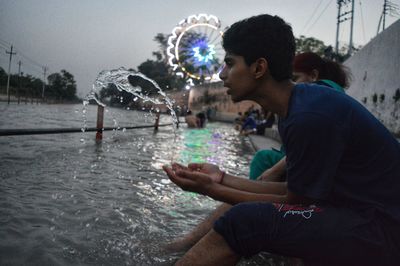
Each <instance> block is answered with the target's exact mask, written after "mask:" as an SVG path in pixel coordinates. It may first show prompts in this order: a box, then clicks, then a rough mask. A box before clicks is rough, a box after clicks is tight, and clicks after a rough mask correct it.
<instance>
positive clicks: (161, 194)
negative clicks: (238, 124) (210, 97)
mask: <svg viewBox="0 0 400 266" xmlns="http://www.w3.org/2000/svg"><path fill="white" fill-rule="evenodd" d="M0 111H1V113H2V115H1V118H0V129H10V128H57V127H81V126H82V106H81V105H30V104H28V105H24V104H21V105H10V106H8V105H6V104H4V103H1V104H0ZM95 117H96V109H95V107H93V106H89V108H88V110H87V113H86V119H87V126H88V127H91V126H94V125H95ZM115 121H117V123H118V125H119V126H120V127H121V129H120V130H117V131H114V132H105V133H104V139H103V141H102V143H100V144H96V142H95V141H94V135H95V133H93V132H88V133H75V134H54V135H32V136H9V137H0V150H1V151H0V169H1V172H0V239H1V241H0V264H1V265H27V264H29V265H171V264H172V263H173V262H174V261H175V260H176V258H177V257H178V256H181V254H173V255H171V254H168V255H163V254H162V253H161V252H160V250H159V247H160V245H162V244H163V243H165V242H166V241H169V240H172V239H173V238H175V237H177V236H180V235H181V234H182V233H183V232H187V231H189V230H190V229H191V228H193V227H194V226H195V225H196V224H197V223H198V222H199V221H200V220H202V219H204V218H205V217H206V216H207V214H208V213H209V212H210V211H211V210H212V209H213V208H214V207H215V206H216V205H217V204H218V203H217V202H215V201H213V200H211V199H209V198H207V197H204V196H199V195H196V194H194V193H189V192H183V191H182V190H180V189H179V188H177V187H176V186H175V185H173V184H172V183H171V182H170V181H169V180H168V178H167V176H166V175H165V174H164V173H163V171H162V170H161V166H162V165H163V164H168V163H170V162H171V160H174V161H178V162H181V163H184V164H186V163H189V162H211V163H216V164H218V165H222V166H223V167H224V168H225V169H226V170H227V171H228V172H232V173H235V174H238V175H246V173H247V172H248V163H249V160H250V158H251V156H252V154H253V151H252V149H251V146H250V145H249V143H248V141H247V140H246V139H244V138H241V137H239V136H238V134H237V132H236V131H234V130H233V128H232V126H231V125H229V124H223V123H209V124H208V125H207V128H205V129H199V130H196V129H188V128H186V126H185V125H182V126H181V127H180V128H179V129H177V131H176V137H175V136H174V132H173V129H172V127H170V126H169V127H161V128H160V129H159V131H158V132H157V133H154V132H153V130H152V129H135V130H123V126H132V125H144V124H152V123H153V121H154V118H153V117H152V116H149V115H145V113H141V112H136V111H128V110H118V109H111V110H110V111H108V112H106V117H105V126H113V125H114V124H115ZM161 122H162V123H163V122H170V118H169V117H167V116H164V117H162V121H161ZM174 139H175V140H174Z"/></svg>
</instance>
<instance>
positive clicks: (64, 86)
mask: <svg viewBox="0 0 400 266" xmlns="http://www.w3.org/2000/svg"><path fill="white" fill-rule="evenodd" d="M47 80H48V87H47V90H46V91H47V96H48V97H53V98H56V99H59V100H68V101H73V100H76V99H77V96H76V82H75V80H74V76H73V75H72V74H71V73H69V72H68V71H66V70H64V69H63V70H61V73H53V74H50V75H49V76H48V77H47Z"/></svg>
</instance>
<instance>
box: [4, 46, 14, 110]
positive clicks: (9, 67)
mask: <svg viewBox="0 0 400 266" xmlns="http://www.w3.org/2000/svg"><path fill="white" fill-rule="evenodd" d="M6 54H9V55H10V61H9V63H8V78H7V99H8V100H7V103H8V104H10V72H11V59H12V56H13V55H14V54H17V53H15V52H14V53H13V46H12V45H11V51H6Z"/></svg>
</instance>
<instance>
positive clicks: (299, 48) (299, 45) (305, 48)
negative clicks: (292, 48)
mask: <svg viewBox="0 0 400 266" xmlns="http://www.w3.org/2000/svg"><path fill="white" fill-rule="evenodd" d="M295 41H296V53H304V52H313V53H316V54H318V55H320V56H323V55H324V54H325V50H326V49H327V48H328V47H327V46H326V45H325V44H324V42H323V41H321V40H318V39H316V38H313V37H305V36H304V35H300V37H299V38H296V39H295Z"/></svg>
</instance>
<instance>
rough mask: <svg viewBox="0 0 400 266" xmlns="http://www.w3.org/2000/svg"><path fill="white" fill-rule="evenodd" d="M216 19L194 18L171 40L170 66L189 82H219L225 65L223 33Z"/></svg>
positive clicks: (173, 32) (175, 33)
mask: <svg viewBox="0 0 400 266" xmlns="http://www.w3.org/2000/svg"><path fill="white" fill-rule="evenodd" d="M220 27H221V23H220V21H219V19H218V18H217V17H216V16H213V15H206V14H199V15H191V16H189V17H188V18H187V19H185V20H182V21H181V22H179V24H178V26H176V27H175V28H174V29H173V30H172V34H171V36H170V37H169V38H168V48H167V55H168V62H169V64H170V65H171V67H172V68H173V70H174V71H176V75H178V76H181V77H183V78H186V79H187V80H189V81H190V80H191V79H192V80H193V79H196V80H199V81H211V80H218V73H219V71H220V68H221V65H222V62H223V56H224V53H223V48H222V45H221V42H222V35H223V32H222V31H221V30H220Z"/></svg>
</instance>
